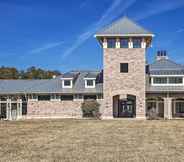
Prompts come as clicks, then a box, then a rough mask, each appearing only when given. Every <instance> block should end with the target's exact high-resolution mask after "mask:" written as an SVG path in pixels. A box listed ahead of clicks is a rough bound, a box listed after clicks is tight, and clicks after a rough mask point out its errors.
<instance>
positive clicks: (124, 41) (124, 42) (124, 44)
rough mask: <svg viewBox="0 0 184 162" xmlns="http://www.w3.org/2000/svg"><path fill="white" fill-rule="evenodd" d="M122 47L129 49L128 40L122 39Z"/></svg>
mask: <svg viewBox="0 0 184 162" xmlns="http://www.w3.org/2000/svg"><path fill="white" fill-rule="evenodd" d="M120 47H121V48H128V39H120Z"/></svg>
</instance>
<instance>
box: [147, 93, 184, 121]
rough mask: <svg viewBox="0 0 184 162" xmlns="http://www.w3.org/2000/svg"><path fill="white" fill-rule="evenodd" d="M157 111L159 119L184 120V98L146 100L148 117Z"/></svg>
mask: <svg viewBox="0 0 184 162" xmlns="http://www.w3.org/2000/svg"><path fill="white" fill-rule="evenodd" d="M150 110H153V111H155V113H156V114H157V116H158V117H159V118H164V119H178V118H180V119H182V118H184V97H183V98H182V97H169V96H168V97H151V98H147V99H146V115H147V116H148V113H149V111H150Z"/></svg>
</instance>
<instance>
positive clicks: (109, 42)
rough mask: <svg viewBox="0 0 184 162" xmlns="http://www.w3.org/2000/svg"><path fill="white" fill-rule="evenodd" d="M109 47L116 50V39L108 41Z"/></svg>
mask: <svg viewBox="0 0 184 162" xmlns="http://www.w3.org/2000/svg"><path fill="white" fill-rule="evenodd" d="M107 47H108V48H116V39H115V38H109V39H107Z"/></svg>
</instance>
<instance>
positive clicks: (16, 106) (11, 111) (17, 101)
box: [0, 96, 27, 120]
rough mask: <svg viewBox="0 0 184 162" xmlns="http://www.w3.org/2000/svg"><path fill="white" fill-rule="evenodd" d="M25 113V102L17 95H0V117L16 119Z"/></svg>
mask: <svg viewBox="0 0 184 162" xmlns="http://www.w3.org/2000/svg"><path fill="white" fill-rule="evenodd" d="M26 114H27V102H26V101H25V100H24V99H21V98H20V97H17V96H5V97H3V96H1V97H0V119H1V120H2V119H3V120H17V119H21V118H22V116H23V115H26Z"/></svg>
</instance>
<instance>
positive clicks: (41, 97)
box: [38, 95, 50, 101]
mask: <svg viewBox="0 0 184 162" xmlns="http://www.w3.org/2000/svg"><path fill="white" fill-rule="evenodd" d="M38 101H50V95H40V96H38Z"/></svg>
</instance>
